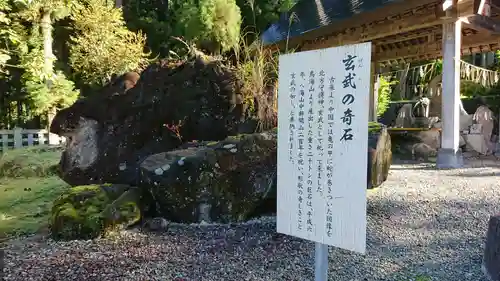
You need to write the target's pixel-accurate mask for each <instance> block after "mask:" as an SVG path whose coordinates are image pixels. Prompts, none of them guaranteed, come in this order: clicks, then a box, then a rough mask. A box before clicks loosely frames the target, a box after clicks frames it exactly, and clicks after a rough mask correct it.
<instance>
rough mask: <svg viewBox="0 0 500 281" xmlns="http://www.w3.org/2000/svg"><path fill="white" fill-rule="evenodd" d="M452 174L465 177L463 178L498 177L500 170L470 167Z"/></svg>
mask: <svg viewBox="0 0 500 281" xmlns="http://www.w3.org/2000/svg"><path fill="white" fill-rule="evenodd" d="M453 176H457V177H465V178H481V177H500V172H492V171H481V170H477V169H473V168H471V169H470V170H467V171H466V172H463V173H457V174H454V175H453Z"/></svg>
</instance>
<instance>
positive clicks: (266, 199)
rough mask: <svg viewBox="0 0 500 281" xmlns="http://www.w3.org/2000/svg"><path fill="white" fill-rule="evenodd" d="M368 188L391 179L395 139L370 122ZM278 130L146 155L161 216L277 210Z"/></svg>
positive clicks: (145, 174) (215, 216) (194, 218)
mask: <svg viewBox="0 0 500 281" xmlns="http://www.w3.org/2000/svg"><path fill="white" fill-rule="evenodd" d="M368 129H369V139H368V140H367V141H368V167H366V169H367V173H368V183H367V188H369V189H370V188H375V187H378V186H380V185H381V184H382V183H383V182H385V181H386V180H387V176H388V174H389V168H390V165H391V162H392V151H391V138H390V136H389V134H388V132H387V128H386V127H385V126H383V125H381V124H378V123H374V124H370V127H369V128H368ZM276 164H277V135H276V133H275V132H272V131H270V132H264V133H258V134H248V135H239V136H237V137H228V138H227V139H226V140H223V141H218V142H209V143H206V142H204V143H190V144H186V145H184V147H182V148H180V149H177V150H173V151H169V152H163V153H158V154H155V155H151V156H150V157H147V158H146V159H145V160H144V162H142V163H141V168H140V169H141V175H140V178H141V185H140V186H141V188H142V190H143V191H145V192H146V193H147V194H148V195H147V197H149V198H150V202H153V206H152V208H153V209H154V210H153V211H152V212H153V213H154V215H156V216H161V217H165V218H168V219H170V220H173V221H177V222H201V221H206V222H214V221H215V222H237V221H244V220H247V219H249V218H251V217H253V216H258V215H263V214H266V213H268V212H271V213H272V212H274V211H275V210H276V205H275V204H276V177H277V167H276Z"/></svg>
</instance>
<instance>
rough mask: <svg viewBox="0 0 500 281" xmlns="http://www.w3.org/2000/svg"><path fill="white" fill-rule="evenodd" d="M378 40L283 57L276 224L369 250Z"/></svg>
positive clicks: (306, 235) (287, 231)
mask: <svg viewBox="0 0 500 281" xmlns="http://www.w3.org/2000/svg"><path fill="white" fill-rule="evenodd" d="M370 60H371V44H370V43H363V44H358V45H350V46H343V47H337V48H329V49H323V50H318V51H308V52H299V53H294V54H287V55H283V56H280V65H279V88H278V181H277V182H278V187H277V188H278V215H277V230H278V232H280V233H285V234H289V235H293V236H297V237H300V238H304V239H308V240H312V241H315V242H320V243H324V244H328V245H332V246H337V247H341V248H344V249H348V250H353V251H357V252H364V250H365V246H366V245H365V243H366V183H367V178H366V177H367V173H366V169H367V149H368V112H369V110H368V104H369V93H370V86H369V85H370V69H369V64H366V65H363V63H362V62H363V61H365V62H366V61H370Z"/></svg>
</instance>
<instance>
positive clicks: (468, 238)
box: [4, 164, 500, 281]
mask: <svg viewBox="0 0 500 281" xmlns="http://www.w3.org/2000/svg"><path fill="white" fill-rule="evenodd" d="M475 166H477V167H475V168H469V169H461V170H449V171H436V170H434V169H432V168H429V167H427V166H425V165H415V164H403V165H401V164H399V165H393V167H392V170H391V174H390V177H389V180H388V181H387V183H386V184H385V185H384V187H383V188H381V189H379V190H378V191H375V192H370V194H369V196H368V212H369V216H368V250H367V254H366V256H361V255H357V254H352V253H349V252H346V251H342V250H338V249H334V250H331V253H330V280H339V281H348V280H357V281H364V280H367V281H378V280H386V281H392V280H394V281H403V280H415V278H416V277H417V276H419V275H423V276H428V277H431V278H432V279H429V280H439V281H457V280H460V281H467V280H470V281H482V280H486V279H485V278H484V277H483V274H482V273H481V269H480V266H481V259H482V252H483V247H484V236H485V232H486V226H487V221H488V218H489V215H490V214H494V213H497V212H499V211H500V192H499V190H498V189H499V188H500V183H499V179H500V177H499V176H500V167H496V168H494V167H483V168H480V167H478V166H481V165H475ZM498 166H500V165H498ZM274 229H275V220H274V218H263V219H262V220H260V221H258V222H253V223H247V224H243V225H233V226H228V225H226V226H221V225H215V226H214V225H205V226H200V225H198V226H193V225H185V226H182V225H171V226H170V228H169V229H168V231H166V232H165V233H156V234H155V233H141V232H140V231H139V230H132V231H126V232H122V233H120V234H117V235H118V236H117V237H115V238H108V239H100V240H94V241H72V242H54V241H51V240H46V239H43V238H39V237H38V238H29V239H28V238H24V239H22V240H18V241H12V242H11V243H10V245H8V248H7V252H6V260H5V262H6V269H5V273H4V280H23V281H28V280H37V281H38V280H57V281H59V280H61V281H62V280H85V281H93V280H124V281H125V280H131V281H132V280H141V281H142V280H144V281H145V280H148V281H153V280H162V281H170V280H190V281H194V280H196V281H205V280H207V281H208V280H228V281H235V280H251V281H260V280H269V281H271V280H272V281H281V280H283V281H295V280H297V281H304V280H311V279H312V278H313V270H312V269H313V268H312V256H313V249H314V245H313V244H312V243H310V242H307V241H303V240H300V239H295V238H293V237H287V236H284V235H280V234H277V233H276V232H275V230H274ZM417 280H418V279H417ZM424 280H425V279H424Z"/></svg>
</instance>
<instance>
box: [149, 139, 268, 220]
mask: <svg viewBox="0 0 500 281" xmlns="http://www.w3.org/2000/svg"><path fill="white" fill-rule="evenodd" d="M276 140H277V139H276V133H274V132H265V133H260V134H251V135H240V136H238V137H229V138H228V139H226V140H224V141H219V142H211V143H200V144H191V145H188V146H186V147H185V148H183V149H179V150H174V151H170V152H164V153H159V154H155V155H152V156H150V157H148V158H146V160H144V162H142V164H141V187H142V188H143V190H147V191H148V192H149V193H150V196H151V198H153V202H154V203H155V208H156V210H155V211H156V214H157V215H159V216H162V217H166V218H168V219H170V220H173V221H177V222H201V221H206V222H212V221H216V222H237V221H244V220H247V219H248V218H249V216H251V215H252V214H255V211H256V208H258V207H259V206H261V205H262V204H263V203H264V202H266V201H268V200H271V201H276V171H277V169H276V151H277V150H276V148H277V142H276Z"/></svg>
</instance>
